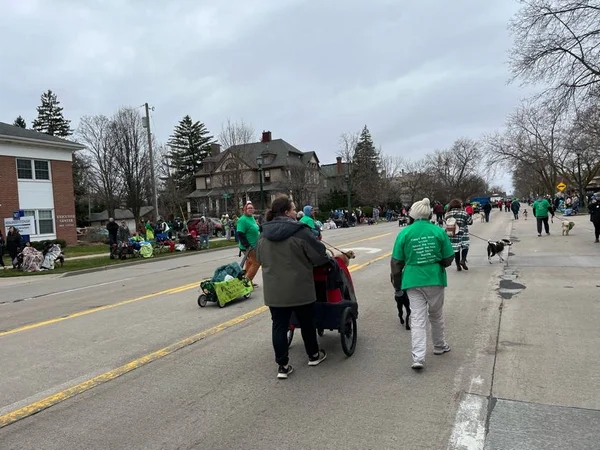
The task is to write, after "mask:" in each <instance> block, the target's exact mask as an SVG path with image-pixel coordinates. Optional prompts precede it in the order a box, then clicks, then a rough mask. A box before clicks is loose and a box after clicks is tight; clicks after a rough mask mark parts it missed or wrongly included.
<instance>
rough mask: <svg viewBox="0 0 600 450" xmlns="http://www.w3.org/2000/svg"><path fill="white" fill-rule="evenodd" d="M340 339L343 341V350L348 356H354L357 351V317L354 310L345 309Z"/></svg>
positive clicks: (341, 322)
mask: <svg viewBox="0 0 600 450" xmlns="http://www.w3.org/2000/svg"><path fill="white" fill-rule="evenodd" d="M340 337H341V339H342V350H343V351H344V353H345V354H346V356H352V355H353V354H354V350H356V339H357V337H358V335H357V329H356V316H355V315H354V312H353V311H352V308H349V307H348V308H345V309H344V311H343V312H342V320H341V321H340Z"/></svg>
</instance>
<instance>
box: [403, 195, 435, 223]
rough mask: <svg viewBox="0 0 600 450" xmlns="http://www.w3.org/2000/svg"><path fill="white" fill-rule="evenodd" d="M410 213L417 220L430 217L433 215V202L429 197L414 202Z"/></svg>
mask: <svg viewBox="0 0 600 450" xmlns="http://www.w3.org/2000/svg"><path fill="white" fill-rule="evenodd" d="M408 215H409V216H410V217H412V218H413V219H415V220H418V219H429V217H430V216H431V204H430V203H429V199H428V198H424V199H423V200H421V201H420V202H414V203H413V205H412V206H411V207H410V211H408Z"/></svg>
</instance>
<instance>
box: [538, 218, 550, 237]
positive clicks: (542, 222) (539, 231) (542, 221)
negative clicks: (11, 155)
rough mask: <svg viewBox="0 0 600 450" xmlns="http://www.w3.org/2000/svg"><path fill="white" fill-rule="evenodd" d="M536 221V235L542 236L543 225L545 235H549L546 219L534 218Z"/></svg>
mask: <svg viewBox="0 0 600 450" xmlns="http://www.w3.org/2000/svg"><path fill="white" fill-rule="evenodd" d="M536 219H537V230H538V234H542V224H544V230H545V231H546V234H550V225H549V224H548V218H547V217H536Z"/></svg>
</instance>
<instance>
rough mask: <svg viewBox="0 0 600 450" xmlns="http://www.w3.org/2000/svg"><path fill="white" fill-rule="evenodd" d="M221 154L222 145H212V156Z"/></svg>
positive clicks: (214, 143)
mask: <svg viewBox="0 0 600 450" xmlns="http://www.w3.org/2000/svg"><path fill="white" fill-rule="evenodd" d="M219 153H221V144H217V143H216V142H213V143H212V144H210V156H217V155H218V154H219Z"/></svg>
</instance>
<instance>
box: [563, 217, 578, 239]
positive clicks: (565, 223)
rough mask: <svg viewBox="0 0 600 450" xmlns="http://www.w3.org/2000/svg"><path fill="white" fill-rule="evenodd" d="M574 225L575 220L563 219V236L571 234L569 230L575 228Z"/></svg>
mask: <svg viewBox="0 0 600 450" xmlns="http://www.w3.org/2000/svg"><path fill="white" fill-rule="evenodd" d="M574 226H575V222H568V221H566V220H563V222H562V235H563V236H568V235H569V231H571V229H573V227H574Z"/></svg>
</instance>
